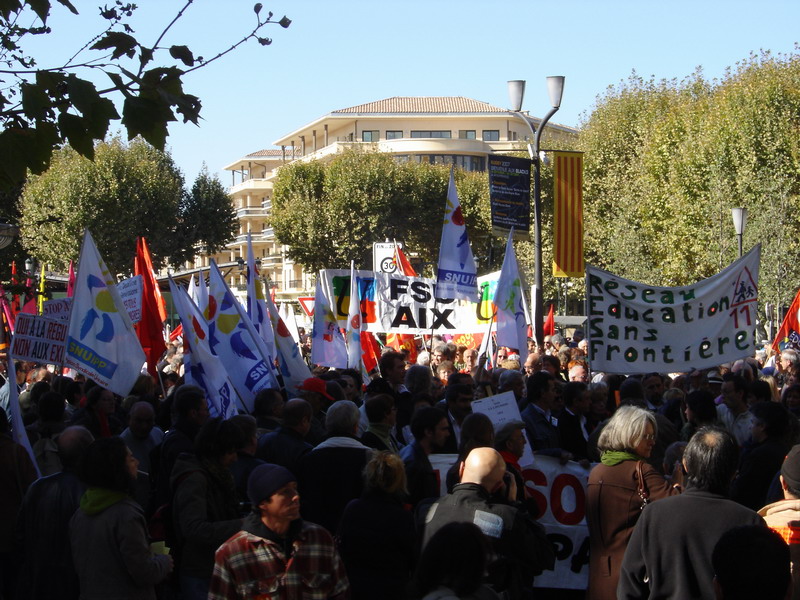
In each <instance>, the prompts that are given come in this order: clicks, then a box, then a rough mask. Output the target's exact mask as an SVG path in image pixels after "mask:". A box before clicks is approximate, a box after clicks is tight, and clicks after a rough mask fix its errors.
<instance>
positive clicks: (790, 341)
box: [772, 292, 800, 352]
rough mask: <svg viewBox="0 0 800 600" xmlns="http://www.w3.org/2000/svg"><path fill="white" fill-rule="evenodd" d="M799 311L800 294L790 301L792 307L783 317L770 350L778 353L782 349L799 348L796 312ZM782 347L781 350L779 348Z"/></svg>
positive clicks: (799, 334)
mask: <svg viewBox="0 0 800 600" xmlns="http://www.w3.org/2000/svg"><path fill="white" fill-rule="evenodd" d="M798 310H800V292H797V295H796V296H795V297H794V300H792V305H791V306H790V307H789V310H788V311H787V312H786V316H785V317H783V323H781V328H780V329H779V330H778V335H776V336H775V341H774V342H772V349H773V350H774V351H775V352H780V351H781V350H783V349H784V348H795V349H797V348H800V321H798V315H797V311H798ZM781 346H783V348H782V347H781Z"/></svg>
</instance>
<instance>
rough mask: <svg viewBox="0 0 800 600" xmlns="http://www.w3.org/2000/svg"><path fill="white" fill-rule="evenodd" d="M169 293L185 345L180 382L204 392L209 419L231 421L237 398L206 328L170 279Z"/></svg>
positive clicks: (192, 302) (199, 314)
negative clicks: (209, 339) (178, 319)
mask: <svg viewBox="0 0 800 600" xmlns="http://www.w3.org/2000/svg"><path fill="white" fill-rule="evenodd" d="M193 285H194V283H193V282H190V283H189V286H190V289H191V286H193ZM169 289H170V292H172V301H173V303H174V304H175V310H176V312H177V313H178V316H179V317H180V319H181V324H182V325H183V339H184V341H185V342H187V351H186V354H185V355H184V357H185V361H184V363H185V366H186V373H185V375H184V379H185V380H186V383H189V384H192V385H197V386H199V387H201V388H203V389H204V390H205V391H206V398H207V400H208V412H209V413H210V415H211V416H212V417H223V418H224V419H227V418H229V417H232V416H233V415H235V414H236V412H237V411H236V405H235V404H236V403H235V401H236V399H237V398H238V396H237V394H236V391H235V388H234V386H233V382H231V380H230V379H229V378H228V374H227V372H226V371H225V368H224V367H223V366H222V363H221V362H220V360H219V358H218V357H217V356H214V354H213V352H211V348H210V347H209V345H208V324H207V323H206V320H205V319H204V318H203V315H202V314H201V313H200V309H199V308H198V307H197V305H196V304H195V303H194V301H193V300H192V299H191V298H190V297H189V294H188V293H187V292H186V290H184V289H183V288H182V287H180V286H178V285H177V284H176V283H175V282H174V281H173V280H172V277H170V278H169Z"/></svg>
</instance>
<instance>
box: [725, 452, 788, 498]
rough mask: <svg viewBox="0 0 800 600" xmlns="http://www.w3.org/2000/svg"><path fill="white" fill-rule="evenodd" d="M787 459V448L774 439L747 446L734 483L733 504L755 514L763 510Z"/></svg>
mask: <svg viewBox="0 0 800 600" xmlns="http://www.w3.org/2000/svg"><path fill="white" fill-rule="evenodd" d="M785 457H786V448H785V447H784V446H783V444H781V443H780V442H779V441H777V440H774V439H772V438H769V439H767V440H765V441H763V442H761V443H760V444H753V445H746V446H745V448H744V450H743V451H742V456H741V458H740V460H739V473H738V474H737V475H736V478H735V479H734V480H733V483H731V500H734V501H736V502H738V503H739V504H742V505H744V506H746V507H747V508H751V509H753V510H758V509H759V508H761V507H762V506H764V504H765V502H766V498H767V490H769V485H770V483H771V482H772V479H773V478H774V477H775V474H776V473H777V472H778V471H780V470H781V465H782V464H783V459H784V458H785Z"/></svg>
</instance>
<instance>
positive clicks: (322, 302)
mask: <svg viewBox="0 0 800 600" xmlns="http://www.w3.org/2000/svg"><path fill="white" fill-rule="evenodd" d="M312 331H313V333H312V338H311V362H312V363H314V364H316V365H322V366H324V367H332V368H334V369H346V368H347V347H346V346H345V343H344V338H343V337H342V333H341V332H340V331H339V325H338V323H337V322H336V317H335V316H334V315H333V310H332V309H331V304H330V302H328V298H327V295H326V294H325V293H324V291H323V289H322V277H321V276H320V277H317V290H316V292H315V293H314V329H313V330H312Z"/></svg>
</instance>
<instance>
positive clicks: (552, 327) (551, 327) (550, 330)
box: [544, 304, 556, 335]
mask: <svg viewBox="0 0 800 600" xmlns="http://www.w3.org/2000/svg"><path fill="white" fill-rule="evenodd" d="M555 333H556V316H555V313H554V312H553V305H552V304H551V305H550V311H549V312H548V313H547V318H546V319H545V321H544V335H555Z"/></svg>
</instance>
